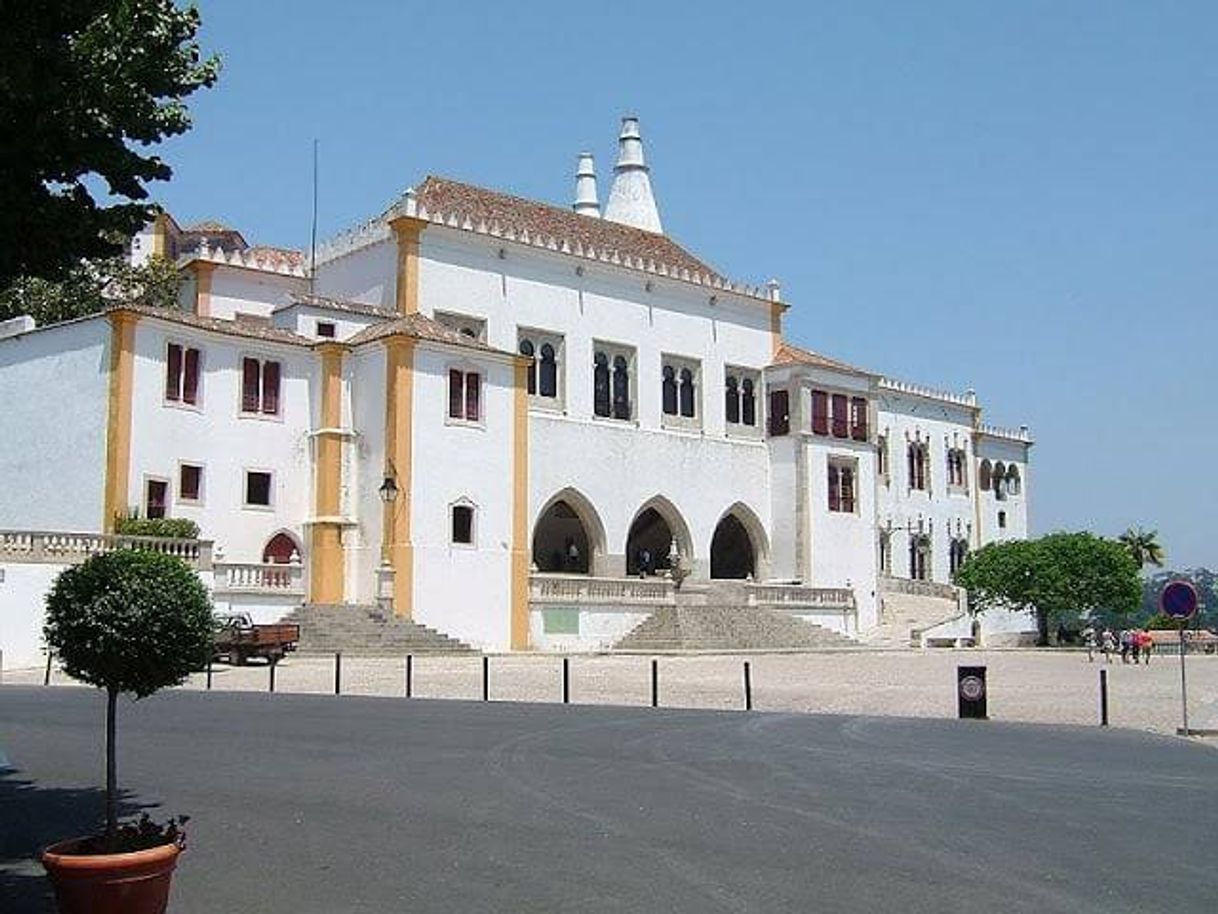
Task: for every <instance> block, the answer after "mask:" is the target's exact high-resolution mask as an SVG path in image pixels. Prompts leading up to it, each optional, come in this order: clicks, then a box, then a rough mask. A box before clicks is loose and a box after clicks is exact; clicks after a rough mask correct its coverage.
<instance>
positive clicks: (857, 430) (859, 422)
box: [850, 397, 867, 441]
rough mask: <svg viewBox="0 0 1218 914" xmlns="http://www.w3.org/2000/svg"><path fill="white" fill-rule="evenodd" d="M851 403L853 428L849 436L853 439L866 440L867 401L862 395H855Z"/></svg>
mask: <svg viewBox="0 0 1218 914" xmlns="http://www.w3.org/2000/svg"><path fill="white" fill-rule="evenodd" d="M851 404H852V406H853V409H854V417H853V418H854V422H853V428H852V429H851V430H850V437H852V438H853V439H854V440H855V441H866V440H867V401H866V400H865V399H864V398H862V397H855V398H854V399H853V400H852V401H851Z"/></svg>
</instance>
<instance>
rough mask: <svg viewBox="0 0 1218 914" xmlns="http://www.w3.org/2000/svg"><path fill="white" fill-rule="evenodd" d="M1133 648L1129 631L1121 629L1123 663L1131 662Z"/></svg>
mask: <svg viewBox="0 0 1218 914" xmlns="http://www.w3.org/2000/svg"><path fill="white" fill-rule="evenodd" d="M1132 646H1133V645H1132V644H1131V639H1130V637H1129V629H1127V628H1123V629H1121V663H1128V662H1129V649H1130V648H1131V647H1132Z"/></svg>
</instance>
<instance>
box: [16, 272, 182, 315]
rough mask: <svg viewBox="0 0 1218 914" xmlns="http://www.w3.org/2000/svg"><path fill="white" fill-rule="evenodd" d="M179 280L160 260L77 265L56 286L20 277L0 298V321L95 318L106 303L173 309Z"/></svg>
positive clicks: (177, 275) (180, 279) (49, 281)
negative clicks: (140, 263) (135, 264)
mask: <svg viewBox="0 0 1218 914" xmlns="http://www.w3.org/2000/svg"><path fill="white" fill-rule="evenodd" d="M181 287H182V275H181V274H180V273H179V272H178V268H177V267H176V266H174V265H173V263H171V262H170V261H169V260H167V259H165V258H164V257H152V258H149V260H148V261H147V262H146V263H144V264H143V265H141V266H138V267H135V266H132V265H131V264H130V263H128V262H127V259H126V258H125V257H111V258H108V259H106V260H85V261H80V262H78V263H77V264H76V265H75V266H74V267H73V268H72V269H71V270H69V271H68V274H67V276H65V277H64V278H63V279H62V280H59V281H54V280H49V279H38V278H30V277H22V278H20V279H18V280H16V281H15V282H14V283H13V284H12V285H11V286H9V287H8V288H7V289H5V290H4V291H3V292H0V321H2V320H7V319H8V318H10V317H17V316H19V315H22V314H28V315H30V316H31V317H33V318H34V320H36V321H37V322H38V323H39V325H43V324H54V323H58V322H59V321H66V320H71V319H72V318H74V317H84V316H85V315H88V314H96V313H97V312H98V311H101V310H102V309H103V308H105V307H106V305H108V304H111V303H112V302H117V301H122V302H130V303H132V304H137V305H153V306H155V307H159V308H173V307H176V306H177V304H178V292H179V290H180V289H181Z"/></svg>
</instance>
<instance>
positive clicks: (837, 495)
mask: <svg viewBox="0 0 1218 914" xmlns="http://www.w3.org/2000/svg"><path fill="white" fill-rule="evenodd" d="M839 478H840V474H839V473H838V469H837V467H835V466H833V465H832V464H830V465H829V510H830V511H840V510H842V498H841V490H840V489H839V487H838V485H839Z"/></svg>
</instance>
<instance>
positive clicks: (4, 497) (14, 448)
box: [0, 316, 110, 532]
mask: <svg viewBox="0 0 1218 914" xmlns="http://www.w3.org/2000/svg"><path fill="white" fill-rule="evenodd" d="M109 360H110V323H109V321H107V320H106V319H105V318H104V317H100V316H98V317H92V318H87V319H85V320H80V321H72V322H69V323H65V324H60V325H58V326H54V327H47V328H45V329H40V330H35V331H33V332H31V333H25V334H22V335H19V336H14V337H8V338H6V339H3V340H0V404H3V410H4V434H3V435H0V527H7V528H21V529H26V530H31V529H33V530H72V531H79V532H97V531H100V530H101V528H102V522H103V518H102V510H103V508H102V506H103V498H104V487H105V472H106V422H107V404H108V401H109V369H110V362H109Z"/></svg>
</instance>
